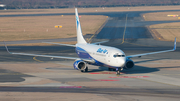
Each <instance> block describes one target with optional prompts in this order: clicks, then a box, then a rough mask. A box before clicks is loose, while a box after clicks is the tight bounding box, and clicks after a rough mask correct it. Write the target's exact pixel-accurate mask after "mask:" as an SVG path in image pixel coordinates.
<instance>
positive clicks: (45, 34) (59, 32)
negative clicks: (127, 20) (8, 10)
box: [0, 15, 107, 41]
mask: <svg viewBox="0 0 180 101" xmlns="http://www.w3.org/2000/svg"><path fill="white" fill-rule="evenodd" d="M106 19H107V18H106V17H105V16H93V15H92V16H89V15H88V16H87V15H81V18H80V21H81V26H82V31H83V33H84V34H94V33H95V32H96V31H97V30H98V29H99V28H100V27H101V26H102V24H103V23H104V22H105V21H106ZM0 22H1V24H0V28H1V29H0V41H16V40H36V39H57V38H69V37H76V27H75V26H76V24H75V17H74V15H65V16H63V17H62V16H42V17H41V16H36V17H3V18H1V19H0ZM55 25H62V28H55Z"/></svg>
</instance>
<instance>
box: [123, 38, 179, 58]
mask: <svg viewBox="0 0 180 101" xmlns="http://www.w3.org/2000/svg"><path fill="white" fill-rule="evenodd" d="M175 50H176V38H175V40H174V48H173V49H171V50H164V51H158V52H151V53H143V54H136V55H130V56H126V58H133V57H141V56H144V55H151V54H157V53H164V52H171V51H175Z"/></svg>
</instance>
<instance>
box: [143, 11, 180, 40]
mask: <svg viewBox="0 0 180 101" xmlns="http://www.w3.org/2000/svg"><path fill="white" fill-rule="evenodd" d="M167 15H178V16H167ZM143 17H144V19H145V20H146V21H173V20H180V19H178V18H179V17H180V12H179V11H177V12H156V13H146V14H144V15H143ZM149 28H150V29H151V30H152V32H153V33H154V34H155V36H156V37H157V39H159V40H163V41H174V38H175V37H176V38H177V42H180V40H178V39H180V22H174V23H163V24H156V25H151V26H149Z"/></svg>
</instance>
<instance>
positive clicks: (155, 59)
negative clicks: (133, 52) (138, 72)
mask: <svg viewBox="0 0 180 101" xmlns="http://www.w3.org/2000/svg"><path fill="white" fill-rule="evenodd" d="M165 59H169V58H160V59H150V60H143V61H137V62H134V63H135V64H137V63H145V62H152V61H158V60H165Z"/></svg>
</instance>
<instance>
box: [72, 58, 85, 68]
mask: <svg viewBox="0 0 180 101" xmlns="http://www.w3.org/2000/svg"><path fill="white" fill-rule="evenodd" d="M73 66H74V68H75V69H77V70H86V68H87V67H86V63H85V62H84V61H82V60H77V61H75V62H74V64H73Z"/></svg>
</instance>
